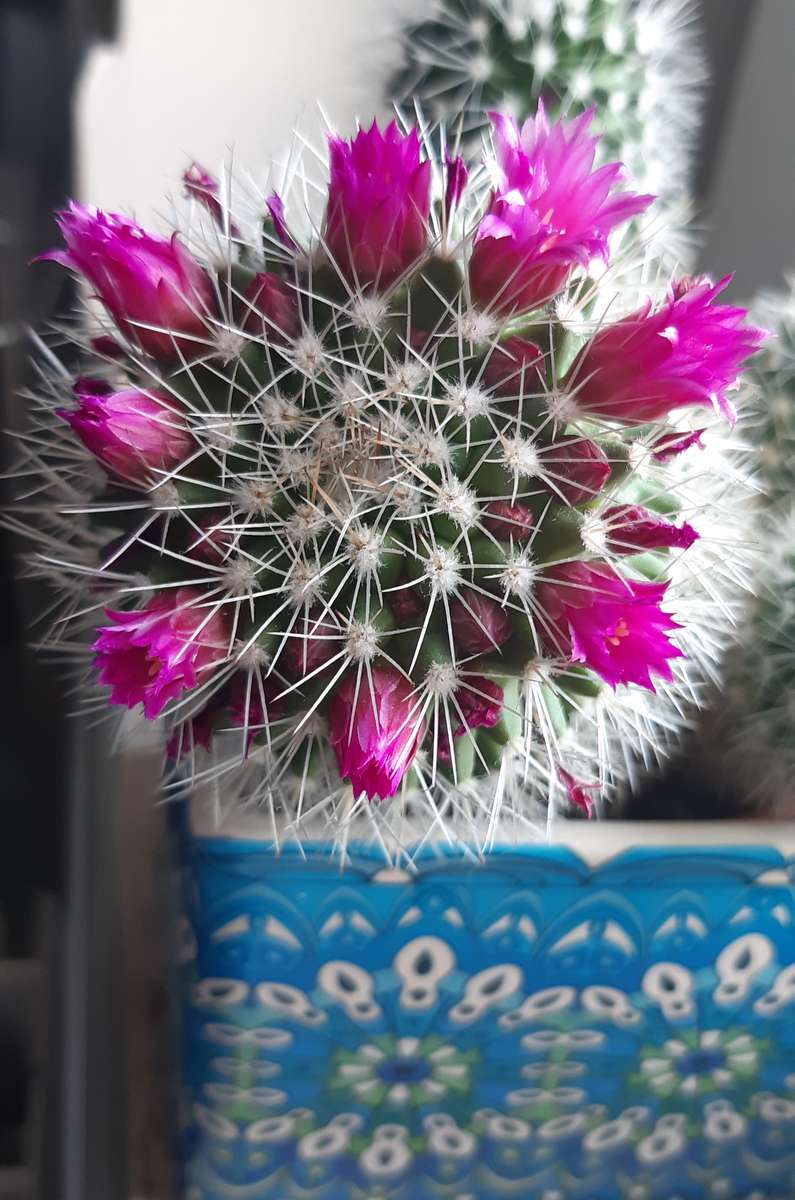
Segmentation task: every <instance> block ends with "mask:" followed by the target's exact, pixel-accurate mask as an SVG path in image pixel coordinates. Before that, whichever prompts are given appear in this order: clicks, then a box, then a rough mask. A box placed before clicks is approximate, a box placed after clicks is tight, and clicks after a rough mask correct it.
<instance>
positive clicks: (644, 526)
mask: <svg viewBox="0 0 795 1200" xmlns="http://www.w3.org/2000/svg"><path fill="white" fill-rule="evenodd" d="M602 521H603V522H604V528H605V544H606V546H607V548H608V550H612V552H613V553H614V554H637V553H638V551H642V550H663V549H672V550H689V549H690V547H691V546H692V545H693V542H695V541H697V540H698V533H697V532H696V530H695V529H694V528H693V526H692V525H689V524H688V523H687V521H683V522H682V524H681V525H675V524H674V523H673V521H666V520H665V519H664V518H663V517H660V516H658V514H657V513H652V512H649V511H648V510H647V509H645V508H641V507H640V506H639V505H637V504H613V505H611V506H610V507H609V508H606V509H605V510H604V511H603V513H602Z"/></svg>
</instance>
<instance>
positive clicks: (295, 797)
mask: <svg viewBox="0 0 795 1200" xmlns="http://www.w3.org/2000/svg"><path fill="white" fill-rule="evenodd" d="M531 125H532V129H531V130H530V132H528V128H527V127H525V129H524V131H523V132H522V134H521V136H520V134H519V130H518V128H517V127H516V125H515V124H514V123H513V122H511V121H510V120H509V119H508V118H500V119H499V120H497V121H496V123H495V153H496V156H497V166H498V168H499V170H500V171H501V172H502V176H503V177H504V179H505V180H506V183H505V188H504V189H503V190H502V191H501V190H500V188H499V187H497V188H496V189H495V190H492V191H489V190H488V189H487V186H486V184H485V173H484V172H483V170H482V169H481V168H478V167H474V168H472V170H471V171H468V169H467V166H466V164H465V163H464V162H463V161H462V160H461V159H457V158H456V159H453V158H451V157H450V155H447V156H446V159H442V160H440V159H439V158H438V157H436V155H435V149H434V147H435V146H436V145H438V144H439V142H440V140H441V142H442V143H443V141H444V139H443V136H442V138H441V139H440V138H439V137H438V136H437V135H436V134H434V133H432V132H431V131H424V134H423V136H422V137H420V136H418V134H417V131H416V129H412V130H411V131H410V132H406V133H404V132H402V131H401V130H400V129H399V128H398V127H397V126H396V125H395V124H393V125H391V126H390V127H389V128H388V129H387V130H385V131H381V130H379V129H378V128H377V126H375V124H374V125H373V127H372V128H371V129H369V130H367V131H364V130H361V131H360V132H359V134H358V135H357V137H356V138H355V139H354V141H353V142H352V143H351V144H348V143H346V142H343V141H342V140H341V139H338V138H331V139H330V157H331V179H330V183H329V187H328V198H327V201H326V207H325V213H324V215H322V217H321V215H320V214H319V213H318V212H317V211H316V206H315V205H314V203H313V199H312V185H311V184H310V182H309V180H308V174H307V173H306V172H305V171H304V170H303V169H301V168H300V167H296V165H295V161H294V160H293V161H292V166H293V176H292V183H290V182H289V181H288V183H287V185H286V187H285V188H283V189H282V194H281V195H279V194H277V193H272V194H271V195H269V196H268V198H267V201H265V202H264V203H263V202H262V201H256V200H255V202H254V204H252V202H251V186H250V184H249V183H245V184H242V183H238V181H237V180H236V179H235V178H234V177H233V176H232V175H231V174H230V175H228V177H227V178H226V180H225V182H224V185H223V186H220V185H217V184H216V183H215V182H214V181H213V180H212V178H211V177H210V176H207V175H206V173H204V172H201V171H198V170H195V169H192V170H191V173H190V174H189V175H188V177H187V179H188V182H189V184H190V191H191V193H192V195H193V201H192V207H191V210H190V213H191V219H190V221H189V222H188V224H187V226H186V227H185V228H184V229H183V230H182V231H181V232H180V233H179V234H178V235H175V236H173V237H171V238H170V239H164V238H159V237H156V236H153V235H150V234H147V233H146V232H145V231H143V230H140V229H139V228H138V227H137V226H134V225H133V224H132V223H131V222H129V221H127V220H126V219H125V218H122V217H116V216H111V215H105V214H102V213H98V212H96V210H92V209H85V208H82V207H81V206H79V205H73V206H72V207H71V209H70V210H68V211H67V212H66V213H63V214H61V216H60V225H61V229H62V231H63V234H64V237H65V240H66V248H65V249H63V250H57V251H53V252H51V253H50V255H49V256H47V257H50V258H55V259H56V260H57V261H58V262H60V263H62V264H64V265H66V266H69V267H71V268H72V269H73V270H75V271H77V272H78V273H80V274H81V275H83V276H84V277H86V278H87V279H88V280H89V282H90V284H91V286H92V290H93V292H94V293H95V295H96V296H98V297H99V299H100V300H101V301H102V303H103V305H104V308H100V309H99V310H98V309H97V306H96V305H95V304H92V306H91V307H90V308H89V309H88V310H87V312H86V313H81V314H78V316H77V318H76V320H75V322H74V323H72V324H71V325H70V326H68V327H62V328H60V329H58V330H57V331H56V334H55V335H54V337H50V338H49V339H42V340H41V342H40V351H41V352H40V355H39V373H40V385H39V387H38V388H37V390H36V392H35V394H34V395H31V397H30V401H31V409H32V427H31V429H30V431H29V432H28V433H27V434H26V435H25V438H24V442H23V451H24V454H23V461H22V463H21V465H20V467H19V471H18V475H19V477H20V478H21V479H23V480H25V486H24V488H23V493H24V494H23V496H22V497H21V499H20V503H19V506H18V509H17V514H16V515H15V516H14V517H13V518H12V519H11V523H12V525H13V526H14V527H15V528H16V529H17V530H18V531H20V530H22V529H24V528H28V532H29V535H30V536H31V537H32V539H33V553H32V555H31V556H30V557H29V559H28V560H27V566H28V569H29V570H30V571H32V572H35V573H37V574H46V575H49V576H50V577H51V578H52V579H53V580H54V582H55V584H56V588H57V599H56V601H55V604H56V609H55V613H54V616H53V617H52V619H51V621H50V622H49V624H48V626H46V627H45V628H44V629H43V631H42V635H41V639H40V640H41V642H42V644H45V645H48V646H50V647H51V648H52V649H53V650H54V651H55V653H56V654H57V655H58V656H59V657H60V658H61V659H62V660H63V659H66V660H74V661H75V662H76V663H77V664H78V668H77V669H78V673H79V674H80V677H81V679H82V678H84V677H86V676H87V677H89V678H93V677H94V676H95V675H96V674H98V676H99V680H100V682H101V683H103V684H105V685H106V686H107V687H108V688H109V689H110V697H109V698H110V700H111V702H112V703H113V704H118V705H122V706H126V707H129V708H138V707H139V706H142V707H143V710H144V714H145V716H146V717H147V718H149V719H151V720H161V719H162V720H163V722H164V724H165V726H166V728H167V730H168V755H169V759H170V762H171V764H172V773H173V779H174V785H175V786H176V785H177V784H178V783H179V781H180V780H182V779H184V776H185V773H187V774H188V775H189V776H190V777H191V779H192V780H193V783H194V785H195V786H196V787H198V788H202V787H204V788H205V791H206V793H207V794H208V795H209V796H210V798H211V800H212V802H213V803H215V804H217V805H218V806H219V809H220V810H224V811H227V810H236V809H238V808H239V807H240V806H241V805H242V806H244V807H245V806H249V807H251V808H254V809H255V810H260V809H263V808H264V809H265V811H266V813H268V814H269V815H270V817H271V818H272V819H273V828H274V833H276V831H277V826H278V828H280V829H282V831H284V829H285V828H286V829H287V832H286V833H284V832H283V836H299V834H300V835H304V834H306V835H307V836H309V835H312V834H313V833H314V834H319V835H321V836H323V837H326V838H327V837H328V836H329V831H331V836H332V837H333V838H336V839H338V840H339V841H340V843H341V844H344V842H345V840H346V839H347V837H349V836H350V835H351V833H352V831H353V832H358V833H362V831H363V830H366V831H367V832H368V834H369V836H371V837H374V838H376V839H377V841H378V843H379V844H380V845H382V846H384V847H385V848H387V849H388V850H389V853H390V854H391V853H396V854H398V855H399V854H401V853H403V851H404V850H405V848H406V847H407V846H408V845H409V844H410V843H411V844H415V845H416V844H422V843H423V842H424V841H428V840H433V841H436V840H438V839H439V838H444V837H447V838H449V837H452V836H456V837H461V838H463V839H464V840H465V841H467V842H468V844H469V845H471V846H473V847H476V848H484V847H487V846H488V845H490V844H491V843H492V842H493V840H494V838H495V837H496V836H498V834H499V832H500V831H501V830H502V831H505V830H506V829H508V830H510V835H509V836H520V837H528V836H531V835H533V834H539V833H543V831H544V829H545V828H546V823H547V821H548V819H549V816H550V814H552V813H554V811H555V810H556V808H561V809H565V810H567V811H572V810H573V808H579V809H582V810H585V811H589V812H590V811H591V810H592V809H593V810H595V811H597V812H599V811H602V809H603V808H604V806H605V805H606V804H607V803H608V802H610V801H611V800H612V799H615V798H616V797H617V796H619V795H621V794H622V792H623V790H624V789H625V788H626V786H627V783H628V782H631V781H632V779H633V778H634V777H635V775H636V774H637V772H638V771H639V770H643V769H644V768H645V767H648V766H650V765H652V764H654V763H655V762H656V761H657V760H658V758H659V757H661V756H663V755H664V754H665V753H666V752H667V748H668V746H669V744H670V743H671V742H672V741H675V740H676V738H677V736H678V735H679V733H680V731H681V729H682V728H683V727H684V726H685V725H686V724H687V722H688V720H689V718H690V715H691V712H692V710H693V708H694V707H695V706H697V705H698V703H699V700H700V698H701V695H702V693H703V691H704V689H705V687H706V686H707V684H708V683H709V681H710V679H711V678H712V677H713V675H714V671H715V664H716V662H717V660H718V658H719V655H720V652H721V649H722V646H723V643H724V641H725V639H726V637H727V636H728V635H729V633H730V628H731V622H732V617H733V613H734V611H735V609H736V606H737V604H738V603H739V598H740V596H741V593H742V589H743V587H744V583H745V578H746V575H747V566H748V564H747V562H746V556H747V552H746V548H745V546H744V544H743V540H742V533H741V531H742V521H743V517H742V510H743V500H742V493H743V490H744V488H745V479H744V469H743V456H742V448H741V446H740V447H738V448H737V449H736V450H735V449H734V448H733V447H734V446H735V441H736V438H735V435H733V434H732V432H731V420H733V415H732V413H731V411H730V409H729V402H728V397H727V395H726V392H727V390H729V389H731V388H732V387H733V385H734V383H735V381H736V380H737V378H738V373H739V370H740V365H741V363H742V361H743V360H744V359H745V358H746V357H747V356H748V355H749V354H750V353H752V352H753V350H754V349H755V347H756V345H757V344H758V342H759V340H760V336H761V335H760V332H759V331H758V330H755V329H753V328H750V327H748V326H745V325H743V324H742V321H741V318H742V315H743V314H742V312H741V310H736V309H730V308H728V307H726V306H724V305H721V304H719V303H715V300H716V297H717V295H718V293H719V291H720V287H721V286H722V285H718V286H717V287H716V286H713V285H712V284H711V283H710V282H709V281H708V280H705V279H695V280H681V281H678V282H677V283H676V284H675V285H669V281H668V280H667V279H665V278H662V277H661V276H660V274H659V273H658V269H657V268H656V267H655V264H654V263H653V262H652V263H646V267H645V269H644V270H640V269H639V262H640V261H641V260H643V259H644V256H645V253H646V252H645V248H644V247H643V246H638V245H635V246H632V247H630V246H629V245H628V243H627V242H626V240H625V241H624V242H623V243H622V244H621V251H620V253H619V254H617V255H615V256H614V257H613V258H612V259H611V257H610V233H611V230H612V229H614V228H617V227H618V226H619V224H620V223H621V222H622V221H626V220H630V219H632V218H633V217H634V216H635V215H636V214H637V213H639V212H640V211H642V210H644V209H645V208H646V206H647V204H648V202H649V198H648V197H643V196H637V195H635V194H634V193H632V192H629V191H625V190H619V188H620V182H619V181H620V175H619V172H618V169H617V168H616V169H615V170H613V169H610V171H609V173H608V176H604V175H603V176H601V178H602V179H603V180H604V179H607V180H608V183H607V185H606V186H604V187H603V188H602V189H601V190H600V191H599V194H598V195H597V196H595V195H594V189H593V188H591V186H590V180H591V179H593V175H592V174H591V173H590V172H591V162H592V159H593V151H594V147H595V139H593V138H592V137H591V136H590V134H589V132H588V120H587V118H579V119H577V120H576V121H573V122H570V123H566V122H565V121H562V122H561V123H559V124H556V125H553V126H552V127H550V126H549V125H548V123H547V122H546V120H545V118H544V116H543V112H540V113H539V115H538V117H537V118H536V121H535V123H534V124H533V123H531ZM548 155H553V156H555V158H556V162H557V174H556V179H555V181H554V182H553V183H552V184H551V185H550V186H551V187H553V188H556V189H557V191H556V192H555V193H554V195H552V194H551V193H549V194H538V188H537V186H536V183H531V184H528V185H527V187H528V190H527V192H526V194H525V195H524V197H523V199H522V201H521V203H519V202H518V201H517V197H516V189H517V188H520V187H521V186H522V183H521V180H522V178H530V179H531V180H536V181H537V179H538V178H545V177H547V174H548V173H546V172H545V170H543V169H542V168H543V167H544V162H545V156H548ZM529 166H533V170H528V168H529ZM536 168H537V169H536ZM197 180H198V182H197ZM533 189H535V190H533ZM238 198H240V202H239V203H238ZM589 205H590V207H589ZM252 208H253V209H255V210H256V211H255V212H254V213H253V215H252ZM233 210H234V215H233ZM572 214H576V218H575V215H572ZM556 221H557V223H558V227H556V226H555V222H556ZM578 221H579V222H580V224H578ZM511 255H513V260H512V261H513V265H511ZM600 259H603V260H605V261H604V262H602V261H600ZM607 263H609V265H606V264H607ZM64 338H68V339H70V340H71V341H75V342H77V343H78V344H79V347H80V363H79V366H78V368H77V371H76V372H70V371H68V370H67V369H66V368H65V367H64V366H63V365H62V364H61V363H60V361H59V358H58V355H57V353H56V351H57V345H53V342H57V341H59V340H61V341H62V340H63V339H64ZM740 400H741V401H742V400H743V396H742V393H741V394H740ZM740 407H741V409H742V407H743V405H742V403H741V405H740ZM726 416H729V417H730V421H727V420H726V419H725V417H726ZM33 512H35V514H36V518H35V520H34V519H33V518H32V517H29V516H28V514H29V513H33ZM691 522H692V524H691ZM738 530H739V531H740V532H738ZM696 539H698V540H696ZM87 635H89V636H90V638H91V640H92V641H93V661H91V660H92V655H91V652H90V651H89V649H88V645H87V641H86V637H87ZM87 658H88V660H89V661H88V663H87V665H86V659H87ZM104 702H105V701H104V699H103V701H102V704H104ZM89 705H90V707H92V708H95V707H96V700H95V699H94V698H92V699H91V700H90V701H89ZM277 816H278V822H277V819H276V818H277Z"/></svg>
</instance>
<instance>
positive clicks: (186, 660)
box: [93, 588, 228, 721]
mask: <svg viewBox="0 0 795 1200" xmlns="http://www.w3.org/2000/svg"><path fill="white" fill-rule="evenodd" d="M202 601H203V596H202V593H201V592H198V591H196V590H195V589H192V588H175V589H172V590H171V591H168V592H160V593H158V594H157V595H156V596H154V597H153V598H152V599H151V600H150V601H149V603H148V604H147V605H146V607H145V608H141V609H137V610H136V611H135V612H116V611H114V610H113V609H106V610H105V612H106V614H107V616H108V617H110V620H111V622H112V624H111V625H109V626H108V627H107V628H105V629H101V630H100V631H99V636H98V637H97V640H96V641H95V642H94V646H93V649H94V650H95V651H96V657H95V659H94V663H95V666H96V667H97V669H98V671H99V681H100V683H104V684H106V685H107V686H108V687H109V688H110V689H111V693H110V702H111V704H124V705H126V707H127V708H135V706H136V704H143V707H144V716H145V717H146V718H147V719H148V720H150V721H152V720H154V718H155V717H157V716H158V715H159V714H160V713H161V712H162V711H163V709H164V708H165V706H166V704H168V702H169V700H173V699H175V698H176V697H177V696H179V695H180V693H181V692H183V691H184V690H185V689H186V688H192V687H195V686H196V684H197V683H200V682H202V678H203V677H206V675H207V673H208V672H209V671H211V670H212V669H213V668H214V667H215V666H217V665H218V664H219V663H220V662H223V660H224V659H225V658H226V654H227V650H228V638H227V631H226V621H225V620H224V617H223V616H222V614H221V612H220V611H219V610H217V609H216V610H214V609H212V608H209V607H208V606H207V605H206V604H204V603H202Z"/></svg>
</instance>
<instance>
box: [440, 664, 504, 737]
mask: <svg viewBox="0 0 795 1200" xmlns="http://www.w3.org/2000/svg"><path fill="white" fill-rule="evenodd" d="M455 702H456V704H457V705H458V709H460V710H461V719H460V721H459V724H458V726H457V727H456V728H454V729H453V737H461V736H462V735H463V734H465V733H467V732H468V731H469V730H470V729H478V728H486V729H490V728H491V727H492V726H493V725H496V724H497V722H498V721H499V719H500V716H501V715H502V704H503V690H502V688H501V687H500V685H499V684H498V683H495V682H494V680H493V679H487V678H486V676H485V675H463V676H462V678H461V687H459V688H456V692H455ZM452 713H453V720H455V716H456V715H458V710H457V709H456V708H455V705H454V706H453V708H452Z"/></svg>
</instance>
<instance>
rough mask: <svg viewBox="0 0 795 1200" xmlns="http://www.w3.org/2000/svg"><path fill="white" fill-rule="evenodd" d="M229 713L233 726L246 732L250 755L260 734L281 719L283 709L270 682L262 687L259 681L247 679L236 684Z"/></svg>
mask: <svg viewBox="0 0 795 1200" xmlns="http://www.w3.org/2000/svg"><path fill="white" fill-rule="evenodd" d="M229 712H230V715H231V717H232V724H233V725H237V726H239V728H240V729H245V731H246V755H248V754H249V752H250V750H251V747H252V745H253V743H254V741H255V740H256V739H257V738H258V737H259V736H260V734H262V733H264V732H265V730H266V729H267V727H268V726H269V725H270V724H272V722H273V721H278V719H279V718H280V717H281V715H282V708H281V705H280V704H279V703H278V701H277V700H276V691H275V688H274V686H273V684H272V683H271V682H270V681H266V682H265V684H263V685H262V686H260V681H259V679H257V678H252V679H251V680H250V681H249V680H248V679H247V678H246V679H240V680H238V681H237V682H236V683H235V684H234V686H233V688H232V694H231V696H230V698H229Z"/></svg>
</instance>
